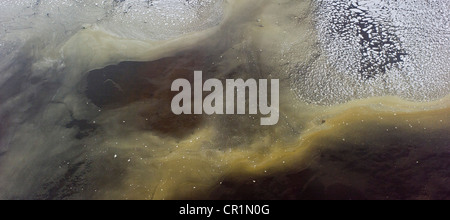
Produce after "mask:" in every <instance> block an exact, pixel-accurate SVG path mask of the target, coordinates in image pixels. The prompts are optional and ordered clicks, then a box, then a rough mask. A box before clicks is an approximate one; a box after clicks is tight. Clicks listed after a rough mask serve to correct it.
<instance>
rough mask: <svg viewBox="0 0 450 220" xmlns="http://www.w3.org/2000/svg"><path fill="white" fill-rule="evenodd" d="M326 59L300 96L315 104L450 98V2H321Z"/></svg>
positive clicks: (304, 73) (301, 78) (307, 72)
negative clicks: (393, 97)
mask: <svg viewBox="0 0 450 220" xmlns="http://www.w3.org/2000/svg"><path fill="white" fill-rule="evenodd" d="M315 5H316V27H317V32H318V36H319V38H318V41H319V45H320V48H321V56H320V57H319V58H318V59H317V60H316V62H315V63H313V64H311V65H309V66H308V67H304V68H303V69H302V70H300V71H298V72H297V73H298V74H297V76H294V77H295V81H296V82H295V84H294V88H295V90H296V91H297V93H298V94H299V96H300V97H301V98H302V99H304V100H306V101H308V102H311V103H318V104H334V103H342V102H346V101H349V100H351V99H354V98H365V97H369V96H384V95H398V96H401V97H403V98H407V99H412V100H420V101H427V100H433V99H438V98H441V97H443V96H445V95H447V94H448V93H449V92H450V91H449V89H450V87H449V85H448V82H449V80H450V63H449V62H448V60H449V58H450V31H449V30H450V22H449V20H450V4H448V1H446V0H434V1H425V0H416V1H412V0H407V1H394V0H370V1H368V0H366V1H363V0H351V1H347V0H339V1H328V0H317V1H316V2H315Z"/></svg>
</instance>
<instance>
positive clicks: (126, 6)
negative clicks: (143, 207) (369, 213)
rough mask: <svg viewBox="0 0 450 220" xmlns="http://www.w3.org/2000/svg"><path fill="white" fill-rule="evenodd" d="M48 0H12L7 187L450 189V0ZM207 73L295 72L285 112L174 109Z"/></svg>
mask: <svg viewBox="0 0 450 220" xmlns="http://www.w3.org/2000/svg"><path fill="white" fill-rule="evenodd" d="M38 2H39V4H35V3H36V2H34V1H29V2H27V1H23V2H22V3H23V4H22V5H21V4H18V3H17V2H12V1H6V2H5V3H0V6H1V7H0V10H1V11H5V10H7V9H6V8H9V10H10V11H11V12H13V11H14V10H17V11H20V12H21V13H18V15H19V16H18V17H17V16H16V15H13V14H12V13H11V15H10V14H4V15H3V16H2V17H0V19H1V20H0V21H1V23H2V27H4V30H5V31H4V32H2V35H0V37H1V44H2V45H3V44H5V45H7V47H2V48H1V49H0V54H1V56H2V58H3V57H5V59H2V61H0V70H1V72H0V73H1V74H0V84H1V86H0V119H1V124H0V198H2V199H24V198H31V199H448V198H450V188H449V186H450V184H449V183H450V182H449V181H450V180H449V179H448V178H449V176H450V173H449V172H450V139H449V136H448V131H449V129H450V121H449V118H450V117H449V112H450V111H449V110H450V109H449V108H450V96H449V86H448V82H449V77H450V74H449V71H450V70H449V66H448V62H447V60H448V58H449V52H450V51H449V48H448V45H449V44H448V40H449V39H450V33H448V32H446V31H445V30H447V29H445V25H447V26H448V25H449V23H448V19H449V15H448V10H446V11H445V10H444V11H442V7H448V5H447V4H446V2H445V1H435V2H433V3H429V2H428V1H415V2H405V3H404V4H401V3H398V2H396V1H388V0H386V1H352V3H351V4H350V5H348V6H346V5H345V4H344V3H342V2H340V3H339V4H338V3H335V4H336V5H335V6H333V7H331V6H328V5H327V4H328V3H329V2H327V1H293V0H292V1H291V0H277V1H261V0H258V1H256V0H255V1H253V0H249V1H191V2H189V4H188V3H183V2H184V1H175V0H174V1H172V0H171V1H166V2H164V1H152V3H151V4H154V5H150V4H149V2H141V1H132V0H129V1H128V0H126V1H123V2H117V1H111V2H109V1H103V2H98V3H97V4H95V3H96V2H95V1H92V2H88V3H86V4H81V3H79V2H76V1H74V2H72V1H62V2H61V3H54V2H52V1H38ZM368 2H369V3H370V2H372V4H369V3H368ZM100 3H101V4H100ZM54 4H61V5H60V6H61V7H62V6H65V7H66V8H67V10H68V11H73V10H71V9H74V8H76V9H77V10H78V11H77V10H75V11H74V12H70V13H69V12H66V11H64V10H62V11H61V9H59V11H58V10H56V9H55V8H54ZM427 4H430V5H427ZM52 5H53V6H52ZM387 6H389V7H387ZM439 6H442V7H439ZM355 7H356V8H358V7H359V8H362V9H358V10H362V11H363V12H358V13H356V12H351V11H352V10H351V9H353V11H355ZM386 7H387V9H386ZM62 8H64V7H62ZM377 8H382V9H383V10H381V11H380V10H375V9H377ZM424 8H426V10H418V9H424ZM180 10H181V11H183V12H185V13H177V12H179V11H180ZM333 10H336V11H339V13H344V14H345V13H356V14H353V15H351V16H356V18H357V22H356V23H357V24H359V25H356V26H352V25H350V24H348V23H347V21H345V22H341V21H338V22H336V21H333V18H332V17H330V15H332V14H333ZM348 10H350V12H349V11H348ZM436 10H437V11H439V12H442V13H440V14H439V13H438V14H436V13H433V12H435V11H436ZM414 11H416V12H417V13H416V16H418V19H422V20H423V22H422V23H420V22H419V23H415V22H416V19H411V20H408V21H407V22H406V19H405V18H404V17H405V16H409V15H410V14H411V13H413V12H414ZM33 13H34V14H33ZM361 13H364V16H363V17H362V18H360V17H358V16H360V15H361ZM430 13H431V14H433V16H427V15H428V14H430ZM413 14H414V13H413ZM69 15H71V16H73V18H74V19H68V18H65V16H66V17H68V16H69ZM80 15H86V16H84V17H83V16H80ZM14 16H16V17H14ZM158 16H161V18H159V17H158ZM380 16H381V17H382V18H385V16H388V17H389V19H385V20H383V21H380V20H379V19H380ZM420 16H422V17H420ZM78 17H82V18H78ZM364 17H368V18H371V19H372V20H373V21H371V22H372V23H367V24H366V23H363V22H362V21H365V20H364V19H365V18H364ZM36 18H39V19H42V20H39V19H37V20H36ZM33 19H34V20H33ZM358 19H359V20H358ZM31 20H33V21H34V22H30V21H31ZM49 21H51V22H49ZM327 22H328V23H327ZM352 22H354V21H352ZM163 23H164V24H163ZM430 23H431V24H435V26H430V25H429V24H430ZM326 24H329V25H328V26H327V25H326ZM367 25H372V26H373V27H374V29H373V31H370V30H369V29H370V28H369V29H367ZM417 25H422V26H419V27H423V29H422V30H424V31H423V32H421V33H422V34H420V33H418V31H417V30H416V29H415V28H417V27H418V26H417ZM19 27H20V28H19ZM330 27H331V28H330ZM335 27H339V28H340V29H339V28H338V29H339V30H341V32H339V31H338V33H340V34H336V32H333V31H335V29H333V28H335ZM14 28H15V29H14ZM353 28H355V29H353ZM358 28H362V30H360V31H359V32H358V31H355V30H357V29H358ZM49 29H51V30H53V31H52V32H51V34H49V33H47V32H48V30H49ZM368 32H371V33H372V32H374V33H378V35H377V36H376V37H372V38H373V39H372V38H371V37H369V35H368ZM384 33H387V34H384ZM333 34H336V35H333ZM352 34H354V36H353V35H352ZM358 34H362V35H364V36H365V37H363V40H361V41H353V40H352V39H353V38H355V37H358ZM384 36H388V37H387V38H389V39H390V40H385V41H383V37H384ZM371 40H373V42H376V41H382V42H385V43H384V44H383V45H382V46H381V47H380V48H377V49H374V47H373V45H372V46H369V47H367V42H369V43H368V44H370V41H371ZM352 42H353V43H354V44H353V43H352ZM355 42H356V43H355ZM419 42H420V44H419ZM391 43H392V44H393V45H395V47H396V48H395V50H393V49H389V46H386V45H390V44H391ZM372 50H374V51H378V50H380V51H381V54H378V55H374V53H371V52H370V51H372ZM368 51H369V52H368ZM360 53H371V54H370V55H367V54H360ZM399 54H401V56H402V58H401V59H398V60H395V62H394V61H393V60H392V58H393V57H397V55H399ZM399 56H400V55H399ZM403 56H404V57H403ZM429 56H432V57H434V59H432V60H427V59H429V58H428V57H429ZM380 60H381V63H379V62H378V61H380ZM383 60H384V61H386V60H390V61H392V62H388V63H383V62H384V61H383ZM368 63H369V64H372V65H369V66H367V65H368ZM388 66H389V67H388ZM372 67H373V68H372ZM195 70H203V74H204V76H203V77H204V78H218V79H222V80H224V79H230V78H231V79H234V78H244V79H248V78H255V79H266V78H269V79H270V78H274V79H280V88H281V90H280V98H281V100H280V121H279V123H278V124H277V125H276V126H260V117H261V116H259V115H257V116H254V117H253V116H251V117H249V116H248V115H244V116H236V115H226V116H206V115H197V116H190V115H185V116H176V115H174V114H173V113H172V112H171V110H170V103H171V101H172V98H173V96H174V95H175V93H173V92H170V86H171V83H172V82H173V81H174V80H175V79H177V78H187V79H189V80H191V81H192V79H193V72H194V71H195ZM369 75H370V77H367V76H369Z"/></svg>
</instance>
